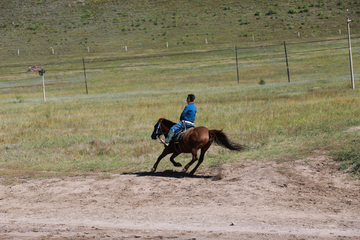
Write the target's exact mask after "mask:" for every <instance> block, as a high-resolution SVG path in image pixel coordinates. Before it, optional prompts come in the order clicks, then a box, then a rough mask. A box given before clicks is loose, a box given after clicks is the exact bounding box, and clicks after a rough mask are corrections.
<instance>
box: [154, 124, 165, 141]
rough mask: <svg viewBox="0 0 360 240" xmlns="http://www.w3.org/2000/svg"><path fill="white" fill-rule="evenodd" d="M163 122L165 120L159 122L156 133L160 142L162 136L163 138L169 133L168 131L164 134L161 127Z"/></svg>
mask: <svg viewBox="0 0 360 240" xmlns="http://www.w3.org/2000/svg"><path fill="white" fill-rule="evenodd" d="M162 121H163V119H161V120H160V121H159V122H158V126H157V128H156V131H155V134H156V137H157V139H158V140H159V139H160V136H161V135H163V134H164V135H165V133H167V131H166V132H163V130H162V127H161V123H162Z"/></svg>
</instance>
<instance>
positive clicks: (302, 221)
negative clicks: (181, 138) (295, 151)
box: [0, 153, 360, 240]
mask: <svg viewBox="0 0 360 240" xmlns="http://www.w3.org/2000/svg"><path fill="white" fill-rule="evenodd" d="M164 161H165V160H164ZM338 167H339V166H338V165H337V164H336V163H335V162H333V161H332V160H331V158H329V157H327V156H326V155H324V154H321V153H314V155H313V156H312V157H310V158H307V159H302V160H297V161H291V162H283V163H276V162H270V161H259V162H241V163H238V164H235V165H234V164H232V165H228V166H223V167H222V169H221V170H219V169H214V170H211V171H210V170H209V172H207V173H206V174H203V175H201V174H198V175H197V176H195V177H187V175H186V174H183V173H180V172H177V171H175V170H177V169H175V170H174V171H173V170H167V171H163V172H158V173H154V174H151V173H147V172H144V173H138V174H118V175H114V176H112V177H111V178H109V179H102V178H99V177H94V176H92V177H72V178H66V179H41V180H30V181H27V182H25V183H21V184H17V185H13V186H0V239H181V240H182V239H250V238H251V239H359V236H360V218H359V213H360V205H359V195H360V182H359V181H358V180H352V179H349V176H348V175H347V174H345V173H344V172H342V171H339V170H338ZM179 170H180V169H179Z"/></svg>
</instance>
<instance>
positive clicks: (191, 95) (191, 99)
mask: <svg viewBox="0 0 360 240" xmlns="http://www.w3.org/2000/svg"><path fill="white" fill-rule="evenodd" d="M187 98H188V99H190V102H193V101H194V100H195V95H194V94H189V95H188V97H187Z"/></svg>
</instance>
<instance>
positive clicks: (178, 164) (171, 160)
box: [170, 153, 182, 167]
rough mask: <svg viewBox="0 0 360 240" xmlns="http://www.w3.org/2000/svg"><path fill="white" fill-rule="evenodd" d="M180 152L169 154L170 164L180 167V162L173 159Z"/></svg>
mask: <svg viewBox="0 0 360 240" xmlns="http://www.w3.org/2000/svg"><path fill="white" fill-rule="evenodd" d="M179 155H180V153H174V154H173V155H171V157H170V162H172V164H173V165H174V166H175V167H182V165H181V163H178V162H175V161H174V159H175V158H176V157H177V156H179Z"/></svg>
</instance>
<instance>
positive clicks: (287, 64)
mask: <svg viewBox="0 0 360 240" xmlns="http://www.w3.org/2000/svg"><path fill="white" fill-rule="evenodd" d="M284 49H285V59H286V68H287V75H288V82H290V70H289V62H288V57H287V52H286V43H285V41H284Z"/></svg>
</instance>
